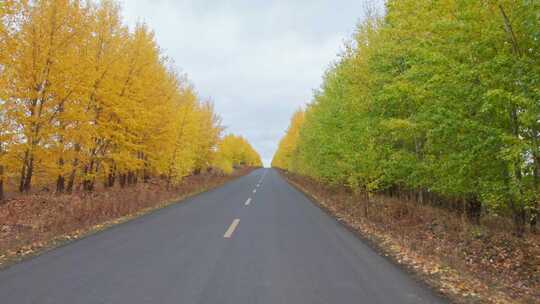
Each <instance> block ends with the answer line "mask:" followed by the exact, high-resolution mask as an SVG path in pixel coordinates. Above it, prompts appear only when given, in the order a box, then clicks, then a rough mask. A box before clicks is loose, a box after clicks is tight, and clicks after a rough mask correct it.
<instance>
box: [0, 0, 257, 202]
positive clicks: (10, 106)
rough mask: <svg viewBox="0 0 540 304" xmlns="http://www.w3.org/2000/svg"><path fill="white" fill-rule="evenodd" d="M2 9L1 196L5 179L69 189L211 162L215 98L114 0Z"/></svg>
mask: <svg viewBox="0 0 540 304" xmlns="http://www.w3.org/2000/svg"><path fill="white" fill-rule="evenodd" d="M0 21H1V22H0V127H1V128H0V199H2V195H3V185H4V184H5V181H6V180H7V179H9V180H11V181H16V182H17V188H18V190H19V191H21V192H28V191H30V190H31V188H32V187H34V186H36V185H38V186H49V185H50V184H53V183H54V185H55V187H56V192H59V193H61V192H71V191H73V189H74V187H76V186H80V187H81V188H83V189H85V190H88V191H90V190H93V189H94V188H95V186H96V183H98V182H99V183H102V184H103V186H104V187H111V186H113V185H114V184H115V183H119V184H120V185H121V186H126V185H129V184H134V183H136V182H137V181H139V180H144V181H146V180H148V178H150V177H151V176H154V177H157V176H160V177H162V178H165V179H167V181H168V182H169V184H175V183H178V182H179V181H180V180H181V179H182V177H184V176H186V175H187V174H190V173H192V172H194V171H200V170H202V169H206V168H208V167H210V166H212V165H213V161H214V158H215V155H216V154H219V152H218V151H217V147H218V145H219V144H220V143H221V133H222V131H223V128H222V126H221V125H220V119H219V117H218V116H217V115H216V113H215V111H214V108H213V106H212V104H211V103H210V102H207V101H202V100H201V99H200V98H199V97H198V96H197V94H196V93H195V90H194V88H193V86H192V85H191V84H190V83H189V81H188V80H187V78H186V76H184V75H180V74H178V73H177V72H176V70H175V68H174V67H173V62H172V61H171V60H170V59H168V58H167V57H166V56H164V55H163V53H162V52H161V50H160V48H159V46H158V45H157V43H156V41H155V39H154V34H153V33H152V31H151V30H150V29H149V28H148V27H147V26H146V25H145V24H138V25H137V26H135V28H133V29H129V28H127V27H126V26H124V25H123V24H122V18H121V15H120V8H119V5H118V4H117V3H116V2H115V1H99V2H94V1H71V0H40V1H9V0H8V1H2V2H1V3H0ZM255 154H256V153H255ZM257 157H258V155H257ZM250 164H251V163H250ZM11 184H13V182H12V183H11Z"/></svg>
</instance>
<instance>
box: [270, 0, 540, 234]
mask: <svg viewBox="0 0 540 304" xmlns="http://www.w3.org/2000/svg"><path fill="white" fill-rule="evenodd" d="M539 12H540V2H538V1H511V0H507V1H506V0H504V1H503V0H501V1H457V0H448V1H439V2H437V3H432V2H431V1H414V0H399V1H398V0H391V1H388V2H387V5H386V15H385V16H384V17H371V18H369V19H368V20H366V21H365V22H364V23H363V24H361V25H360V26H359V27H358V29H357V31H356V34H355V36H354V41H353V43H351V45H350V46H348V47H347V48H346V51H345V52H344V54H343V55H342V56H341V59H340V60H339V61H338V62H337V63H336V64H335V65H334V66H333V67H332V68H331V69H329V70H328V72H327V74H326V75H325V78H324V83H323V85H322V87H321V89H320V90H319V91H318V92H317V93H316V94H315V96H314V99H313V102H312V103H311V104H310V105H309V106H308V107H307V109H306V113H305V121H304V122H303V123H302V124H301V127H300V131H299V134H300V135H299V137H298V140H295V141H294V142H295V145H294V148H291V147H290V146H287V148H285V146H284V145H280V149H278V152H277V153H276V155H275V158H274V162H273V164H274V165H275V166H278V167H282V168H285V169H289V170H293V171H297V172H300V173H303V174H307V175H310V176H313V177H315V178H318V179H320V180H322V181H325V182H328V183H339V184H346V185H348V186H350V187H351V188H352V189H355V190H360V191H365V192H367V193H373V192H380V191H385V192H387V193H390V194H393V195H400V196H407V197H409V198H413V199H416V200H417V201H419V202H424V201H426V200H436V201H438V202H443V201H445V202H447V203H448V204H451V205H452V206H457V205H459V206H462V208H463V210H465V211H466V213H467V214H468V215H469V217H470V219H471V220H472V221H474V222H477V221H478V220H479V217H480V214H481V212H482V211H489V212H493V213H499V214H509V215H511V216H512V217H513V219H514V222H515V224H516V227H517V231H518V233H519V234H521V233H523V231H524V227H525V224H526V222H527V221H529V222H530V223H531V224H532V225H533V226H534V225H536V219H537V217H538V212H539V204H538V199H539V197H538V196H539V193H540V192H539V186H540V183H539V182H540V181H539V178H540V167H539V166H540V163H539V161H540V157H539V155H540V146H539V143H540V141H539V139H540V133H539V131H540V130H539V127H540V103H539V101H540V19H539V18H538V13H539ZM296 129H297V127H295V128H292V127H291V128H290V129H289V133H288V134H287V135H286V138H287V137H295V136H293V135H292V134H290V133H291V132H293V133H298V131H297V130H296ZM284 150H286V151H291V150H292V151H294V153H293V154H292V156H290V155H289V156H287V158H288V159H289V160H288V161H286V162H283V160H282V158H283V157H282V155H284V154H289V152H284Z"/></svg>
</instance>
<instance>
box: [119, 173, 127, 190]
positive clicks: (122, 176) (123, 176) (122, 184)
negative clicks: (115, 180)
mask: <svg viewBox="0 0 540 304" xmlns="http://www.w3.org/2000/svg"><path fill="white" fill-rule="evenodd" d="M125 186H126V174H125V173H122V174H120V187H122V188H124V187H125Z"/></svg>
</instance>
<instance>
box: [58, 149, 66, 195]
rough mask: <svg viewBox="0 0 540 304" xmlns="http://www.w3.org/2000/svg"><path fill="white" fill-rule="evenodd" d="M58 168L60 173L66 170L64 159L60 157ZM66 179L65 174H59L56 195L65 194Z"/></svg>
mask: <svg viewBox="0 0 540 304" xmlns="http://www.w3.org/2000/svg"><path fill="white" fill-rule="evenodd" d="M58 166H59V167H60V171H62V170H63V168H64V159H63V158H62V157H60V159H59V160H58ZM65 181H66V179H65V177H64V174H62V173H60V174H58V177H57V179H56V193H63V192H64V190H65Z"/></svg>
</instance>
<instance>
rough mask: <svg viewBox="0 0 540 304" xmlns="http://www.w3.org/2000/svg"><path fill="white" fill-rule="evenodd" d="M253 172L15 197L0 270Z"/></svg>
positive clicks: (5, 225) (5, 222) (3, 209)
mask: <svg viewBox="0 0 540 304" xmlns="http://www.w3.org/2000/svg"><path fill="white" fill-rule="evenodd" d="M251 170H252V169H251V168H244V169H239V170H236V171H235V172H234V173H233V174H231V175H222V174H216V173H204V174H199V175H193V176H189V177H186V178H185V179H184V180H183V182H182V183H181V184H180V185H178V186H177V187H175V188H174V189H170V190H167V189H166V186H165V183H162V182H160V181H157V180H154V181H151V182H149V183H142V184H138V185H135V186H129V187H126V188H120V187H114V188H110V189H107V190H101V191H96V192H90V193H85V192H79V193H75V194H69V195H68V194H65V195H55V194H31V195H21V196H16V197H14V198H11V199H9V200H8V201H6V202H5V203H4V204H2V205H0V265H1V264H2V263H6V262H9V261H10V260H13V259H17V258H18V257H21V256H25V255H28V254H32V253H34V252H36V251H39V250H40V249H42V248H47V247H49V246H50V245H51V243H52V242H54V240H55V239H58V238H63V239H72V238H77V237H79V236H82V235H84V234H86V233H88V232H89V231H90V230H92V229H95V228H96V226H103V225H108V224H112V222H111V221H114V220H118V219H121V218H124V217H130V216H133V215H136V214H140V213H141V212H144V211H149V210H151V209H153V208H157V207H160V206H164V205H165V204H167V203H170V202H173V201H177V200H179V199H182V198H185V197H186V196H189V195H191V194H194V193H197V192H201V191H204V190H206V189H209V188H213V187H216V186H218V185H221V184H223V183H224V182H226V181H228V180H230V179H232V178H235V177H238V176H241V175H245V174H247V173H249V172H250V171H251Z"/></svg>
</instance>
